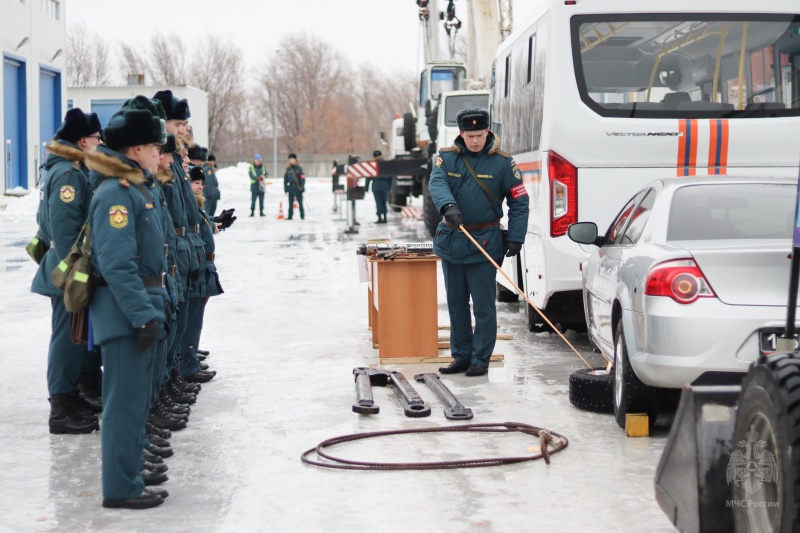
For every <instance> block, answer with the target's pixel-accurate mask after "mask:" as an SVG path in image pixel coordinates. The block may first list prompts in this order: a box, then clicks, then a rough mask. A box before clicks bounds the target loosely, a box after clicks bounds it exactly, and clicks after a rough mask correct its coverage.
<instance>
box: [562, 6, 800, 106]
mask: <svg viewBox="0 0 800 533" xmlns="http://www.w3.org/2000/svg"><path fill="white" fill-rule="evenodd" d="M571 31H572V47H573V49H572V53H573V59H574V63H575V73H576V78H577V80H578V86H579V90H580V93H581V98H582V99H583V101H584V102H585V103H586V104H587V105H588V106H589V107H591V108H592V109H593V110H595V112H597V113H598V114H600V115H603V116H609V117H630V118H748V117H752V118H765V117H784V116H800V16H796V15H738V14H737V15H696V14H694V15H691V17H689V18H686V19H681V18H678V17H676V16H675V14H669V15H660V14H654V15H651V14H648V15H636V14H613V15H585V16H575V17H573V18H572V22H571Z"/></svg>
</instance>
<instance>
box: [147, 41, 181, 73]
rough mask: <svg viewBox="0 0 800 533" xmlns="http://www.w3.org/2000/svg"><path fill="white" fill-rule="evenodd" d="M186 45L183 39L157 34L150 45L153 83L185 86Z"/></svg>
mask: <svg viewBox="0 0 800 533" xmlns="http://www.w3.org/2000/svg"><path fill="white" fill-rule="evenodd" d="M186 56H187V54H186V43H185V42H184V40H183V38H182V37H181V36H180V35H178V34H176V33H173V34H171V35H162V34H156V35H155V36H154V37H153V40H152V42H151V43H150V54H149V57H150V63H149V65H150V70H151V74H152V82H153V83H155V84H156V85H185V84H186V82H187V76H186Z"/></svg>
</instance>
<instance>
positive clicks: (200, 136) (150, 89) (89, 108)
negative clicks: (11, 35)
mask: <svg viewBox="0 0 800 533" xmlns="http://www.w3.org/2000/svg"><path fill="white" fill-rule="evenodd" d="M0 1H1V0H0ZM142 79H143V77H142ZM165 90H170V91H172V94H174V95H175V96H177V97H178V98H186V99H187V100H189V111H191V113H192V117H191V118H190V119H189V125H190V126H191V127H192V133H193V134H194V140H195V142H197V143H198V144H200V145H201V146H208V93H206V92H205V91H203V90H200V89H198V88H196V87H192V86H190V85H170V86H163V85H159V86H153V85H126V86H124V87H68V88H67V109H71V108H73V107H80V108H81V109H83V110H84V111H85V112H87V113H90V112H91V113H97V118H99V119H100V125H101V126H103V127H105V126H106V124H108V121H109V119H110V118H111V117H112V115H113V114H114V113H116V112H117V111H119V108H120V107H121V106H122V104H123V103H124V102H125V101H126V100H128V99H130V98H133V97H134V96H136V95H137V94H143V95H145V96H147V97H152V96H153V95H154V94H156V93H157V92H158V91H165ZM65 112H66V110H65Z"/></svg>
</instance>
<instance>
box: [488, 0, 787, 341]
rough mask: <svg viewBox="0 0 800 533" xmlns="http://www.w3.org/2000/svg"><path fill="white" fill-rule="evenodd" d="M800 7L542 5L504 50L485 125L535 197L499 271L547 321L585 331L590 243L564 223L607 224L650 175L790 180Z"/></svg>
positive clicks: (738, 3)
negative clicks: (515, 252) (584, 268)
mask: <svg viewBox="0 0 800 533" xmlns="http://www.w3.org/2000/svg"><path fill="white" fill-rule="evenodd" d="M799 13H800V2H798V1H797V0H770V2H764V3H753V2H752V1H749V0H727V1H726V2H720V1H712V0H670V2H642V1H641V0H607V1H603V2H599V1H592V0H546V1H545V2H543V3H542V5H541V6H540V7H539V8H538V9H537V10H536V11H535V12H534V13H533V14H532V15H531V16H530V17H529V18H528V19H527V20H526V21H525V22H524V23H523V24H521V25H519V26H518V29H517V30H516V31H515V32H514V33H513V34H512V35H511V36H510V37H509V38H508V39H507V40H506V41H504V42H503V43H502V44H501V45H500V47H499V48H498V51H497V55H496V57H495V63H494V67H493V73H492V88H491V100H490V112H491V116H492V130H493V131H494V132H496V133H497V134H498V135H499V136H500V137H501V139H502V148H503V150H505V151H507V152H509V153H510V154H512V155H513V157H514V160H515V161H516V162H517V164H518V165H519V168H520V170H521V171H522V174H523V180H524V183H525V185H526V188H527V189H528V193H529V195H530V199H531V206H530V207H531V215H530V222H529V226H528V234H527V237H526V241H525V246H524V248H523V253H522V254H520V255H519V258H518V259H517V260H516V261H506V263H505V264H504V268H506V269H507V270H508V273H509V275H511V276H512V278H515V279H516V280H517V281H518V285H520V286H521V287H522V289H523V290H524V291H525V292H526V293H527V294H528V295H529V296H530V297H531V298H532V300H533V301H534V303H536V305H537V306H539V307H540V308H541V309H543V310H544V312H545V313H546V314H547V316H548V318H549V319H550V320H551V321H552V322H553V323H560V324H561V326H562V327H565V328H573V329H579V330H580V329H584V328H585V319H584V312H583V302H582V297H581V273H580V268H581V263H582V262H583V261H584V260H585V258H586V257H587V256H588V248H587V249H582V248H581V246H580V245H578V244H576V243H574V242H572V241H570V240H569V238H568V237H567V235H566V232H567V228H568V226H569V225H570V224H571V223H573V222H577V221H579V220H592V221H597V222H599V223H600V224H601V227H602V224H610V223H611V221H612V219H613V217H614V215H615V214H616V213H617V212H618V210H619V209H620V208H621V206H622V205H623V203H624V202H625V200H627V199H628V198H629V197H630V196H632V195H633V193H635V192H636V190H637V189H639V188H640V187H641V185H643V184H644V183H647V182H648V181H650V180H652V179H654V178H656V177H664V176H676V175H677V176H692V175H703V174H750V175H754V174H758V175H774V176H796V175H797V173H798V160H799V159H800V157H799V156H800V14H799ZM765 216H768V213H765ZM498 282H499V283H501V284H504V285H506V286H507V287H510V284H508V283H507V282H506V280H505V279H504V278H503V277H502V276H498ZM528 317H529V318H528V322H529V325H530V327H531V329H532V330H534V331H537V330H542V329H543V326H542V324H541V323H542V322H543V321H542V320H541V319H540V318H539V317H538V315H537V314H536V313H535V312H533V310H532V309H530V307H529V308H528Z"/></svg>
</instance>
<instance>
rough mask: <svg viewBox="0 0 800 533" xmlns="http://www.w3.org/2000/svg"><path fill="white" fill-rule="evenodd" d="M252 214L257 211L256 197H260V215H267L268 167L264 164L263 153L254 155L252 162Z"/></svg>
mask: <svg viewBox="0 0 800 533" xmlns="http://www.w3.org/2000/svg"><path fill="white" fill-rule="evenodd" d="M249 173H250V216H251V217H252V216H254V215H255V212H256V198H258V216H261V217H263V216H266V215H265V214H264V191H266V190H267V177H268V176H269V172H267V167H265V166H264V160H263V159H262V158H261V154H256V155H254V156H253V162H252V163H251V164H250V171H249Z"/></svg>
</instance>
